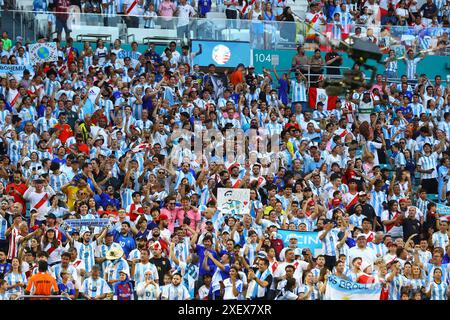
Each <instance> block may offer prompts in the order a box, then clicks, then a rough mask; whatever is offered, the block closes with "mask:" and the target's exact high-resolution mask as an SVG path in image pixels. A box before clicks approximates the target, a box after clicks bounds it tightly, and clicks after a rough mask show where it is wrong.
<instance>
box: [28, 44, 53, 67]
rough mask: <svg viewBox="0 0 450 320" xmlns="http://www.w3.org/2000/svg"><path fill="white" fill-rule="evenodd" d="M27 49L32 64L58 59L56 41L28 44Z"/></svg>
mask: <svg viewBox="0 0 450 320" xmlns="http://www.w3.org/2000/svg"><path fill="white" fill-rule="evenodd" d="M29 49H30V59H31V63H32V64H36V63H42V62H49V61H56V60H58V49H57V47H56V42H45V43H35V44H30V45H29Z"/></svg>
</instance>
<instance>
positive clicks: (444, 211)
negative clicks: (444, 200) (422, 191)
mask: <svg viewBox="0 0 450 320" xmlns="http://www.w3.org/2000/svg"><path fill="white" fill-rule="evenodd" d="M436 212H437V214H438V215H441V216H450V207H449V206H446V205H443V204H440V203H436Z"/></svg>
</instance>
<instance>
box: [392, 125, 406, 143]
mask: <svg viewBox="0 0 450 320" xmlns="http://www.w3.org/2000/svg"><path fill="white" fill-rule="evenodd" d="M404 130H405V127H404V126H402V125H398V126H390V127H389V134H390V136H391V137H393V136H394V134H395V133H396V132H397V131H400V133H399V134H397V135H396V136H395V138H394V141H395V142H398V141H400V139H402V138H405V132H404Z"/></svg>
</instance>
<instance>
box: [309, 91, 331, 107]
mask: <svg viewBox="0 0 450 320" xmlns="http://www.w3.org/2000/svg"><path fill="white" fill-rule="evenodd" d="M308 96H309V106H310V108H311V109H316V106H317V103H318V102H319V101H320V102H322V103H323V105H324V106H325V107H326V108H327V110H333V109H334V108H335V107H336V100H337V96H328V95H327V93H326V92H325V89H322V88H313V87H310V88H309V91H308Z"/></svg>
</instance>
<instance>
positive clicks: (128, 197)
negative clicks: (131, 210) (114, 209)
mask: <svg viewBox="0 0 450 320" xmlns="http://www.w3.org/2000/svg"><path fill="white" fill-rule="evenodd" d="M133 192H134V190H133V189H130V188H121V189H120V199H121V203H122V204H121V207H122V208H125V209H126V208H127V207H128V206H129V205H130V204H132V203H133V197H132V194H133Z"/></svg>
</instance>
